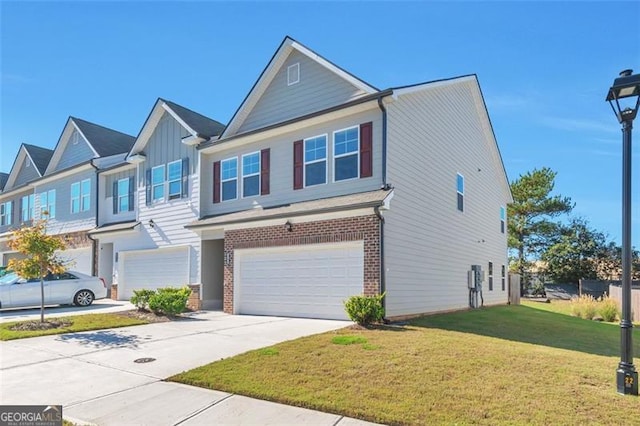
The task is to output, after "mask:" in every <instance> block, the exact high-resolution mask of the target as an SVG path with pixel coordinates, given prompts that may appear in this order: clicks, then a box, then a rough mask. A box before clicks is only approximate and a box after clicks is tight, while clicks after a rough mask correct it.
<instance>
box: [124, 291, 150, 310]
mask: <svg viewBox="0 0 640 426" xmlns="http://www.w3.org/2000/svg"><path fill="white" fill-rule="evenodd" d="M154 294H156V292H155V290H147V289H142V290H133V296H132V297H131V299H130V300H129V301H130V302H131V303H132V304H133V305H135V307H136V308H138V310H139V311H146V310H148V309H149V298H150V297H151V296H152V295H154Z"/></svg>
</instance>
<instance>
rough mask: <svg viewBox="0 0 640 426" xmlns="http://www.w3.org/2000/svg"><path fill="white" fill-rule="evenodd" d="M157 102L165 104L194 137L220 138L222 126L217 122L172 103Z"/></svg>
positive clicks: (162, 99) (165, 101)
mask: <svg viewBox="0 0 640 426" xmlns="http://www.w3.org/2000/svg"><path fill="white" fill-rule="evenodd" d="M158 101H160V102H163V103H164V104H166V105H167V106H168V107H169V108H171V110H172V111H173V112H174V113H175V114H176V115H178V117H180V119H181V120H182V121H184V123H185V124H186V125H187V126H189V127H190V128H191V130H193V131H194V132H196V136H199V137H202V138H203V139H210V138H212V137H216V136H220V134H222V132H223V131H224V124H222V123H220V122H219V121H217V120H214V119H212V118H209V117H207V116H206V115H202V114H200V113H199V112H196V111H193V110H192V109H189V108H186V107H183V106H182V105H179V104H177V103H175V102H173V101H170V100H168V99H164V98H158Z"/></svg>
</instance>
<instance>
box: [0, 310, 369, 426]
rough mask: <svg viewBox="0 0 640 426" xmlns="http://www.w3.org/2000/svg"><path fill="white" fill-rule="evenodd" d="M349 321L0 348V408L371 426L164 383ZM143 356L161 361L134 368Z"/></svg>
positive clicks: (201, 323)
mask: <svg viewBox="0 0 640 426" xmlns="http://www.w3.org/2000/svg"><path fill="white" fill-rule="evenodd" d="M349 324H350V323H347V322H343V321H328V320H310V319H297V318H277V317H258V316H245V315H235V316H234V315H226V314H223V313H220V312H199V313H195V314H191V316H190V318H189V319H186V320H181V321H173V322H165V323H156V324H149V325H143V326H135V327H126V328H120V329H110V330H101V331H94V332H84V333H73V334H65V335H57V336H45V337H37V338H31V339H22V340H14V341H9V342H2V343H1V344H0V364H1V367H0V404H3V405H7V404H46V405H54V404H61V405H63V406H64V408H63V414H64V416H65V418H71V419H74V420H79V421H82V422H87V423H90V424H99V425H170V424H182V423H185V424H194V425H196V424H230V425H240V424H317V425H327V426H329V425H337V424H340V425H341V426H344V425H348V424H364V422H360V421H357V420H354V419H347V418H343V417H341V416H337V415H333V414H326V413H320V412H316V411H312V410H305V409H301V408H296V407H289V406H285V405H280V404H273V403H269V402H265V401H259V400H255V399H251V398H246V397H242V396H238V395H230V394H227V393H224V392H217V391H210V390H205V389H200V388H195V387H191V386H184V385H180V384H175V383H166V382H162V379H164V378H166V377H168V376H171V375H173V374H176V373H179V372H182V371H185V370H189V369H191V368H194V367H197V366H200V365H203V364H207V363H209V362H212V361H215V360H218V359H221V358H226V357H230V356H233V355H236V354H239V353H242V352H246V351H248V350H252V349H257V348H260V347H266V346H271V345H273V344H276V343H279V342H282V341H285V340H290V339H294V338H298V337H302V336H305V335H310V334H316V333H322V332H325V331H331V330H336V329H339V328H342V327H345V326H347V325H349ZM140 358H153V359H154V361H151V362H147V363H136V362H135V360H138V359H140Z"/></svg>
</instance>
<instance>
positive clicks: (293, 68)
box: [287, 62, 300, 86]
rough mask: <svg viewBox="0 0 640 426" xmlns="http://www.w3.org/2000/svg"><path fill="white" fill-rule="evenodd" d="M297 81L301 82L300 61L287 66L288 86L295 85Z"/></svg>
mask: <svg viewBox="0 0 640 426" xmlns="http://www.w3.org/2000/svg"><path fill="white" fill-rule="evenodd" d="M294 72H295V74H294ZM297 83H300V62H296V63H295V64H292V65H289V66H288V67H287V86H293V85H294V84H297Z"/></svg>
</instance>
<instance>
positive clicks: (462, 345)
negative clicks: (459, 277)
mask: <svg viewBox="0 0 640 426" xmlns="http://www.w3.org/2000/svg"><path fill="white" fill-rule="evenodd" d="M551 305H553V304H551ZM544 308H547V309H544ZM548 308H549V306H545V305H544V304H537V303H536V304H531V305H529V304H528V305H526V306H500V307H493V308H485V309H480V310H473V311H466V312H458V313H452V314H442V315H434V316H429V317H425V318H421V319H418V320H415V321H412V322H411V323H410V324H409V325H407V326H404V327H384V328H378V329H371V330H357V329H351V328H347V329H342V330H339V331H337V332H331V333H325V334H320V335H316V336H310V337H306V338H302V339H297V340H293V341H289V342H284V343H282V344H278V345H275V346H272V347H270V348H265V349H260V350H256V351H251V352H247V353H245V354H242V355H239V356H236V357H233V358H229V359H225V360H222V361H218V362H214V363H212V364H209V365H206V366H203V367H200V368H197V369H194V370H191V371H188V372H185V373H183V374H180V375H177V376H174V377H171V378H170V379H169V380H173V381H178V382H182V383H187V384H192V385H197V386H202V387H207V388H211V389H218V390H222V391H226V392H232V393H237V394H241V395H248V396H252V397H256V398H261V399H266V400H271V401H278V402H283V403H286V404H291V405H297V406H301V407H308V408H313V409H318V410H322V411H327V412H332V413H337V414H342V415H345V416H350V417H356V418H361V419H364V420H369V421H374V422H379V423H387V424H412V425H413V424H443V423H444V424H489V425H492V424H497V423H499V424H541V425H549V424H553V425H558V424H616V425H620V424H638V419H639V418H640V399H638V398H634V397H622V396H620V395H618V394H617V393H616V387H615V370H616V367H617V364H618V360H619V359H618V353H619V352H618V351H619V346H620V345H619V339H620V330H619V328H618V327H617V326H615V325H613V324H605V323H599V322H595V321H587V320H582V319H579V318H574V317H571V316H568V315H564V314H561V313H557V312H552V311H549V310H548ZM634 338H635V339H634V353H635V354H640V333H639V332H638V331H637V330H636V331H635V333H634Z"/></svg>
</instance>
